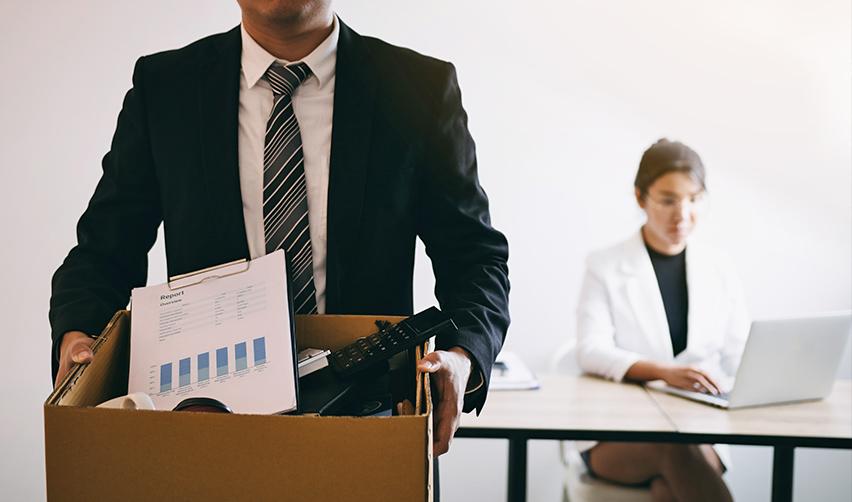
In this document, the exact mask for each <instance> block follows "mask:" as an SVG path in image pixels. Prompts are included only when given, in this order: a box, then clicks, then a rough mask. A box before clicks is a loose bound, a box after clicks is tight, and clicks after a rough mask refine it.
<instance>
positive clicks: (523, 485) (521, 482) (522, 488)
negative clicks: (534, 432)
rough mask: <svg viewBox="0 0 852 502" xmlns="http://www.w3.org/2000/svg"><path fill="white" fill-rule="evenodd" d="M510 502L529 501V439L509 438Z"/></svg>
mask: <svg viewBox="0 0 852 502" xmlns="http://www.w3.org/2000/svg"><path fill="white" fill-rule="evenodd" d="M507 498H508V500H509V502H524V501H525V500H526V499H527V439H526V438H509V493H508V494H507Z"/></svg>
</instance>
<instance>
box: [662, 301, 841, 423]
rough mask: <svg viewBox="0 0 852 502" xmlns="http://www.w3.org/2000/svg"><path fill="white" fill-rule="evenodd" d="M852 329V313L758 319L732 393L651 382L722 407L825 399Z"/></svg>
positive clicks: (747, 343) (665, 390)
mask: <svg viewBox="0 0 852 502" xmlns="http://www.w3.org/2000/svg"><path fill="white" fill-rule="evenodd" d="M850 331H852V312H844V313H833V314H824V315H820V316H815V317H803V318H796V319H777V320H771V321H754V322H753V323H752V324H751V330H750V331H749V336H748V341H747V342H746V346H745V350H744V351H743V357H742V360H741V361H740V367H739V368H738V369H737V376H736V380H735V381H734V385H733V387H732V388H731V390H730V392H725V393H722V394H720V395H715V396H714V395H712V394H708V393H704V392H693V391H689V390H684V389H678V388H675V387H671V386H669V385H666V383H665V382H662V381H655V382H649V383H648V387H649V388H651V389H653V390H657V391H661V392H666V393H668V394H673V395H676V396H680V397H684V398H687V399H692V400H694V401H699V402H701V403H705V404H709V405H712V406H717V407H719V408H725V409H734V408H744V407H747V406H761V405H768V404H778V403H791V402H796V401H810V400H817V399H823V398H825V397H826V396H828V394H829V393H830V392H831V388H832V386H833V385H834V380H835V376H836V374H837V368H838V366H840V360H841V358H842V357H843V353H844V348H845V347H846V344H847V343H848V340H849V336H850Z"/></svg>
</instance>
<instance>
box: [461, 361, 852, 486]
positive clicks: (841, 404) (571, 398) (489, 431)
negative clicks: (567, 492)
mask: <svg viewBox="0 0 852 502" xmlns="http://www.w3.org/2000/svg"><path fill="white" fill-rule="evenodd" d="M540 381H541V389H539V390H536V391H495V392H490V393H489V395H488V401H487V404H486V406H485V409H484V411H483V413H482V415H480V416H479V417H475V416H473V415H464V416H462V420H461V427H460V428H459V430H458V432H457V433H456V437H468V438H502V439H508V440H509V473H508V474H509V475H508V479H509V489H508V500H509V501H511V502H515V501H522V500H526V472H527V441H528V440H530V439H553V440H569V439H575V440H576V439H580V440H585V439H593V440H600V441H646V442H647V441H653V442H667V443H725V444H744V445H763V446H773V447H774V448H775V456H774V463H773V479H772V500H773V501H782V500H787V501H788V500H792V497H793V476H792V473H793V451H794V448H796V447H797V446H802V447H815V448H845V449H852V382H850V381H838V382H837V383H836V384H835V386H834V391H833V392H832V394H831V396H830V397H829V398H828V399H826V400H824V401H817V402H809V403H800V404H788V405H779V406H768V407H762V408H752V409H744V410H733V411H725V410H719V409H714V408H712V407H710V406H707V405H703V404H700V403H694V402H691V401H688V400H685V399H680V398H677V397H674V396H669V395H664V394H660V393H656V392H652V391H647V390H645V388H644V387H640V386H638V385H633V384H617V383H613V382H608V381H604V380H601V379H598V378H594V377H588V376H571V375H553V376H545V377H542V378H541V379H540Z"/></svg>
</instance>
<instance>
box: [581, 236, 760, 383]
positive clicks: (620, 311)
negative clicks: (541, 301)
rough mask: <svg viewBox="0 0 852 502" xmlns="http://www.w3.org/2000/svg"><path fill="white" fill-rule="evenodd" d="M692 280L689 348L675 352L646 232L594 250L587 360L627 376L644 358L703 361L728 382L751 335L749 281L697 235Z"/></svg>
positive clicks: (586, 298)
mask: <svg viewBox="0 0 852 502" xmlns="http://www.w3.org/2000/svg"><path fill="white" fill-rule="evenodd" d="M686 282H687V291H688V294H689V312H688V316H687V340H686V349H685V350H684V351H683V352H681V353H680V354H678V356H677V357H674V354H673V351H672V343H671V336H670V335H669V326H668V322H667V320H666V311H665V307H664V306H663V299H662V295H661V294H660V288H659V285H658V283H657V277H656V275H655V274H654V268H653V265H652V264H651V258H650V256H649V255H648V250H647V249H646V248H645V243H644V240H643V239H642V233H641V232H637V233H636V234H635V235H633V236H632V237H631V238H630V239H628V240H626V241H624V242H623V243H621V244H618V245H616V246H613V247H611V248H608V249H605V250H602V251H598V252H595V253H592V254H591V255H590V256H589V258H588V260H587V270H586V276H585V279H584V281H583V288H582V291H581V293H580V300H579V305H578V307H577V348H576V355H577V361H578V363H579V366H580V368H581V369H582V370H583V371H585V372H587V373H592V374H596V375H600V376H603V377H606V378H610V379H612V380H615V381H621V380H622V379H623V378H624V374H625V373H626V372H627V370H628V369H629V368H630V366H631V365H633V364H634V363H635V362H636V361H638V360H640V359H644V360H651V361H658V362H675V363H678V364H685V365H692V366H697V367H698V368H700V369H702V370H705V371H707V372H708V373H709V374H710V376H711V377H713V378H714V379H716V381H717V382H719V384H720V385H722V386H723V387H725V386H726V383H729V382H730V381H731V380H732V377H733V375H734V374H735V373H736V369H737V366H739V361H740V357H741V356H742V351H743V348H744V346H745V340H746V337H747V336H748V330H749V319H748V315H747V313H746V306H745V301H744V297H743V293H742V288H741V286H740V283H739V281H738V280H737V278H736V275H735V274H734V273H733V270H732V267H731V266H730V265H729V264H728V263H727V261H726V260H723V259H721V258H720V257H719V256H717V255H716V254H715V253H713V252H712V251H710V250H708V249H706V248H704V247H702V246H701V245H700V244H695V243H693V242H690V243H689V244H688V245H687V248H686ZM723 382H726V383H723Z"/></svg>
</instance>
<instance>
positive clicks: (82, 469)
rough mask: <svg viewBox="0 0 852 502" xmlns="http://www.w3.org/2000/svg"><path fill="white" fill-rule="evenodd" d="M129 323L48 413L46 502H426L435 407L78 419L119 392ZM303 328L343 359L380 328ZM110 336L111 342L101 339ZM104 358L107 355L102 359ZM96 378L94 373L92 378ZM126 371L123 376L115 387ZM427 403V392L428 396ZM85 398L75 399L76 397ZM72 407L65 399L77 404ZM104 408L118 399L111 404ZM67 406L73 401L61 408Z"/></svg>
mask: <svg viewBox="0 0 852 502" xmlns="http://www.w3.org/2000/svg"><path fill="white" fill-rule="evenodd" d="M127 317H128V316H127V313H126V312H122V313H119V314H118V317H117V318H116V319H114V320H113V323H111V328H110V329H111V330H112V332H111V333H109V334H108V336H109V337H111V338H112V339H111V340H108V342H109V343H107V344H105V345H102V346H101V348H99V350H98V352H97V354H96V357H95V360H96V362H97V361H98V360H99V359H100V362H97V366H96V365H95V363H93V364H92V365H90V366H89V367H88V368H86V371H83V372H81V374H80V375H78V378H77V379H76V382H75V383H74V385H73V386H70V388H71V389H72V390H70V391H68V392H67V393H66V394H65V395H66V396H67V397H66V398H64V399H62V400H61V401H60V402H62V404H70V403H71V402H72V401H73V402H74V404H75V405H71V406H68V405H54V404H52V403H51V399H54V402H55V398H57V397H59V394H57V395H52V396H51V398H49V400H48V402H47V403H46V404H45V408H44V415H45V448H46V462H47V465H46V467H47V494H48V498H49V499H50V500H203V499H207V500H294V501H302V500H306V501H350V500H355V501H361V500H363V501H371V502H375V501H397V500H399V501H408V500H411V501H424V500H425V501H428V500H431V498H432V494H431V469H432V458H431V450H432V443H431V427H432V425H431V422H432V420H431V419H432V417H431V407H430V402H429V400H428V399H426V400H425V401H426V403H425V405H426V406H425V410H426V412H425V413H424V414H419V415H413V416H404V417H390V418H351V417H306V416H264V415H225V414H208V413H186V412H183V413H180V412H159V411H131V410H113V409H101V408H91V407H83V406H79V405H80V404H82V405H84V406H85V405H91V404H94V403H96V402H100V401H103V400H104V399H101V397H103V396H98V395H97V394H98V393H101V392H103V393H105V394H112V393H114V392H115V387H116V385H115V384H114V383H113V384H112V385H110V384H108V383H107V382H109V381H112V382H118V386H121V382H122V381H123V385H124V389H126V370H127V366H126V361H125V362H124V364H121V362H120V361H114V360H113V361H107V359H112V358H114V357H117V358H118V359H122V358H126V357H127V354H126V353H122V345H126V342H127V338H129V323H128V322H126V321H127ZM377 318H379V319H387V320H390V321H392V322H394V321H396V320H398V318H393V317H381V316H377V317H371V316H316V317H314V318H310V319H307V318H306V319H301V318H297V320H296V326H297V333H299V336H298V338H302V339H303V342H304V343H305V344H307V345H311V344H314V345H317V346H328V347H330V348H338V347H340V346H342V345H345V344H346V343H348V342H350V341H352V340H353V339H355V338H357V337H359V336H364V335H367V334H369V333H371V332H372V331H373V330H374V329H375V325H374V324H373V322H374V320H375V319H377ZM105 334H106V333H105ZM104 347H109V348H104ZM90 370H95V371H92V372H91V373H89V371H90ZM122 370H123V371H124V376H123V377H122V376H121V375H120V372H121V371H122ZM422 385H423V386H424V388H423V389H419V390H420V391H421V392H425V393H426V396H427V397H428V392H429V389H428V381H424V383H423V384H422ZM78 386H79V387H80V388H78V389H75V387H78ZM72 395H73V396H76V397H74V399H70V396H72ZM109 397H113V396H112V395H109ZM66 399H67V401H66Z"/></svg>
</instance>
